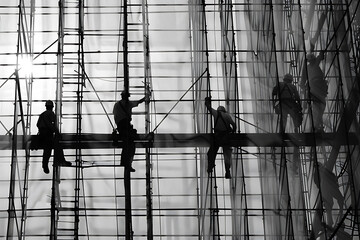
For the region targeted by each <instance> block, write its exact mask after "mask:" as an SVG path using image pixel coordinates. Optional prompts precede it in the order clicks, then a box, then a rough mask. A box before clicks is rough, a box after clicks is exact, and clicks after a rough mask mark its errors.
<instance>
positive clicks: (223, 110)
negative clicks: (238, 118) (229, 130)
mask: <svg viewBox="0 0 360 240" xmlns="http://www.w3.org/2000/svg"><path fill="white" fill-rule="evenodd" d="M217 110H218V111H219V112H226V109H225V107H224V106H218V108H217Z"/></svg>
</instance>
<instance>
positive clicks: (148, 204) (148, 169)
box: [142, 0, 153, 240]
mask: <svg viewBox="0 0 360 240" xmlns="http://www.w3.org/2000/svg"><path fill="white" fill-rule="evenodd" d="M142 22H143V38H144V43H143V44H144V76H145V83H144V84H145V96H146V94H148V92H147V89H148V87H149V85H150V84H151V68H150V49H149V48H150V46H149V19H148V5H147V0H142ZM145 133H146V134H150V99H146V100H145ZM149 138H150V141H151V140H152V139H151V136H150V135H149ZM145 159H146V160H145V161H146V219H147V239H148V240H152V239H153V216H152V181H151V169H152V164H151V148H150V147H147V148H146V149H145Z"/></svg>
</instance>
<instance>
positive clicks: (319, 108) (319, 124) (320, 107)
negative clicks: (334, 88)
mask: <svg viewBox="0 0 360 240" xmlns="http://www.w3.org/2000/svg"><path fill="white" fill-rule="evenodd" d="M325 107H326V105H325V104H324V103H323V102H321V101H319V100H314V101H313V108H312V112H313V120H314V128H315V131H322V130H323V114H324V112H325Z"/></svg>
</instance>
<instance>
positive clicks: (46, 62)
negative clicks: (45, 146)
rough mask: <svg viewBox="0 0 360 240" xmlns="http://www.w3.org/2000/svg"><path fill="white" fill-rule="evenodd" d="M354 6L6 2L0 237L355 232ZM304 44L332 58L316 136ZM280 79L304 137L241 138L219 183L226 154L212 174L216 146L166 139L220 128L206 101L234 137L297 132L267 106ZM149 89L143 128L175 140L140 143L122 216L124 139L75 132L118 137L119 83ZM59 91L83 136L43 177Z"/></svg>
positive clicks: (66, 114)
mask: <svg viewBox="0 0 360 240" xmlns="http://www.w3.org/2000/svg"><path fill="white" fill-rule="evenodd" d="M358 12H359V2H358V1H354V0H337V1H335V0H321V1H310V2H309V1H300V0H298V1H295V0H289V1H275V0H263V1H260V0H259V1H254V2H253V1H242V0H237V1H236V0H233V1H227V0H219V1H215V0H210V1H201V0H199V1H198V0H191V1H185V0H183V1H177V2H176V3H169V2H167V1H160V0H156V1H155V0H154V1H145V0H143V1H140V0H138V1H126V2H124V1H104V0H103V1H90V0H88V1H82V0H79V1H68V0H60V1H58V2H57V3H49V2H47V3H43V2H38V1H36V0H19V2H18V3H16V4H15V3H11V4H7V5H5V4H4V5H1V4H0V15H1V16H2V17H3V19H6V22H8V23H9V24H8V25H6V26H5V25H4V26H1V28H0V34H2V35H3V36H4V38H3V39H2V40H1V41H3V46H8V47H7V48H5V49H4V51H3V52H1V53H0V66H1V67H2V68H3V71H2V74H1V78H0V79H1V82H0V92H1V93H2V94H1V98H0V104H1V105H0V106H1V108H0V110H1V112H0V121H1V122H0V123H1V127H2V128H1V133H0V135H1V144H2V145H1V146H2V150H1V153H2V154H1V156H0V159H1V163H0V164H1V169H2V171H3V172H2V173H3V174H2V175H1V176H2V177H1V179H0V183H1V188H2V189H3V190H4V191H2V192H3V193H2V194H1V196H0V200H1V209H0V214H1V215H0V221H1V224H0V225H2V226H4V227H3V229H0V236H1V237H6V238H7V239H13V238H18V239H48V238H49V237H50V238H51V239H60V238H61V239H74V238H75V239H99V238H101V239H123V238H126V239H132V238H135V239H166V238H170V237H171V238H174V239H220V238H221V239H264V237H266V239H288V238H290V239H304V238H310V239H317V238H320V239H358V238H359V215H358V213H359V186H360V185H359V171H358V168H359V165H358V162H359V147H358V138H357V137H355V138H354V137H353V136H354V134H355V135H358V131H359V127H358V125H359V124H358V123H359V117H358V107H359V102H360V98H359V96H360V95H359V85H358V84H359V75H358V71H359V69H358V67H359V65H358V61H359V41H360V40H359V39H360V37H359V36H360V27H359V21H360V17H359V16H358V15H359V14H358ZM54 22H56V24H54ZM310 43H311V44H313V45H314V53H319V52H321V51H325V53H326V57H325V59H324V60H323V62H322V64H321V65H320V67H321V69H322V70H323V71H324V73H325V77H326V79H327V81H328V86H329V90H328V95H327V99H326V110H325V113H324V116H323V119H324V132H323V133H321V134H319V133H318V132H316V130H315V127H314V120H313V115H314V113H313V111H314V110H313V108H312V104H311V103H312V99H311V97H308V96H307V95H306V92H303V91H302V89H301V88H300V81H301V77H302V74H303V72H305V73H306V71H307V64H306V62H307V53H309V52H310V46H311V45H310ZM24 61H27V63H29V62H30V63H31V64H32V68H33V71H32V72H31V73H28V72H25V69H26V65H25V64H24ZM14 69H15V70H14ZM127 71H128V73H126V72H127ZM286 73H291V74H292V75H293V76H294V84H295V86H296V87H297V88H298V90H299V92H300V95H301V99H302V105H303V106H304V108H303V109H304V111H303V113H304V121H303V124H302V126H301V128H300V133H298V135H296V134H295V135H290V136H295V137H296V136H299V137H300V138H301V137H302V136H306V138H303V139H305V140H304V141H305V142H301V141H300V144H299V145H296V144H295V145H293V146H291V147H289V146H288V145H279V146H270V145H271V144H269V146H266V145H265V144H262V145H259V146H256V147H249V146H247V144H243V145H241V144H240V146H239V147H234V150H233V160H232V179H231V180H226V179H224V177H223V176H224V169H223V167H222V162H221V161H223V159H222V156H221V154H220V153H219V154H218V158H217V163H216V168H215V172H214V173H212V174H210V175H208V173H207V172H206V167H207V158H206V151H207V148H206V147H205V148H204V147H196V144H194V147H187V148H176V147H173V146H172V144H171V142H172V141H175V140H174V139H173V138H172V134H174V133H179V132H180V133H190V134H193V135H194V136H196V135H197V134H202V133H208V134H211V132H212V125H213V122H212V119H211V116H210V115H209V114H208V113H207V111H206V108H205V105H204V101H203V100H204V98H205V97H209V96H211V97H212V100H213V106H218V105H224V106H225V107H226V108H227V109H228V111H229V112H230V114H231V115H232V116H233V118H234V119H235V120H236V123H237V125H238V132H237V133H238V134H240V133H245V134H250V133H255V134H264V133H265V135H264V136H266V134H269V136H270V134H271V133H278V134H277V135H276V136H277V137H278V138H279V139H282V140H283V141H284V140H285V139H288V138H287V137H286V135H287V134H292V133H293V131H292V129H291V128H292V125H291V122H289V124H288V128H287V129H286V130H285V132H282V133H281V132H280V130H279V126H280V124H281V123H280V121H281V120H280V119H281V116H278V115H276V114H275V113H274V111H273V109H272V101H271V89H272V88H273V86H275V84H276V83H278V82H279V81H281V79H282V76H283V75H284V74H286ZM127 76H128V77H127ZM125 78H128V79H125ZM126 81H128V86H124V82H126ZM125 85H126V84H125ZM147 86H150V87H151V90H152V98H151V101H150V102H148V103H146V104H145V105H144V106H140V107H139V108H137V109H136V111H135V112H134V116H133V123H134V126H135V128H137V129H138V132H139V133H145V134H149V133H151V132H154V134H155V135H156V134H165V135H166V136H167V139H169V140H168V141H169V144H168V145H169V146H167V147H165V148H151V147H150V148H149V147H148V148H138V149H137V153H136V156H135V161H134V166H135V168H136V169H137V172H136V173H134V174H133V175H132V177H131V185H130V186H131V189H132V191H131V209H130V210H131V221H130V226H128V225H127V224H129V222H128V220H129V219H128V217H127V216H126V212H127V211H129V209H128V208H126V192H125V191H124V185H123V184H124V180H125V175H124V173H123V168H122V167H120V164H119V163H120V162H119V161H120V153H121V149H119V148H101V147H100V148H98V147H97V148H94V149H91V148H88V149H82V148H81V146H82V145H81V144H82V141H83V140H82V139H83V138H81V137H80V136H86V135H90V136H91V135H94V136H95V135H96V134H107V135H109V136H110V133H111V132H112V130H113V129H114V128H115V126H114V123H113V122H112V106H113V104H114V103H115V101H117V100H118V98H119V95H120V92H121V91H123V90H124V88H128V89H129V92H130V93H131V94H132V96H133V98H134V99H140V98H141V97H142V96H143V95H144V94H145V89H146V87H147ZM39 89H46V90H43V91H39ZM50 98H52V99H53V100H54V101H55V105H56V109H55V111H56V115H57V124H58V126H59V128H60V129H61V132H62V133H63V134H64V138H65V140H66V136H67V135H71V134H72V135H75V136H76V137H75V138H76V139H77V140H76V141H75V142H74V146H73V147H70V148H67V149H65V155H66V158H67V159H68V160H70V161H72V162H73V167H71V168H56V167H54V168H53V171H52V173H51V174H50V175H44V174H41V173H40V171H41V168H40V164H41V154H42V153H41V151H30V150H29V148H28V144H27V143H28V140H29V139H30V136H31V135H34V134H36V133H37V129H36V127H35V125H36V120H37V117H38V115H39V114H40V113H41V112H42V111H43V107H42V106H43V104H44V101H45V100H47V99H50ZM9 105H11V107H9ZM306 105H308V107H305V106H306ZM99 123H101V124H99ZM326 134H332V135H331V136H334V140H333V141H332V144H328V143H326V142H324V141H322V140H323V139H324V138H325V137H326V136H327V135H326ZM271 136H273V135H271ZM99 141H102V140H101V139H99ZM293 142H297V143H298V141H297V140H296V139H293ZM309 143H311V144H309ZM295 165H297V167H295V169H296V170H294V166H295ZM322 166H324V167H325V168H326V169H327V170H328V171H329V172H330V173H332V174H333V175H334V176H335V177H336V183H337V184H338V186H339V187H338V190H339V193H340V195H341V198H342V202H340V200H338V199H339V198H335V196H330V198H331V201H332V202H333V205H332V206H331V208H330V209H329V208H328V207H327V206H328V205H327V204H329V200H328V199H329V192H330V193H331V190H328V186H327V185H329V183H330V182H327V181H328V180H327V178H326V177H325V175H322ZM326 183H328V184H326ZM5 189H8V192H6V191H5ZM330 195H331V194H330ZM334 200H335V201H334ZM334 203H336V204H334ZM329 215H332V220H329V219H330V218H329ZM331 221H333V223H331ZM260 226H261V227H260ZM128 227H130V228H131V229H130V233H128V232H127V231H128V230H127V228H128Z"/></svg>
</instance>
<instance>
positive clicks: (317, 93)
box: [300, 51, 328, 132]
mask: <svg viewBox="0 0 360 240" xmlns="http://www.w3.org/2000/svg"><path fill="white" fill-rule="evenodd" d="M306 59H307V61H308V62H309V64H308V65H307V67H305V68H304V69H303V73H302V78H301V83H300V87H301V88H302V89H303V90H304V92H308V88H309V91H310V92H309V93H310V94H306V95H307V97H310V100H311V102H312V116H313V121H314V128H315V131H316V132H322V131H324V126H323V114H324V111H325V107H326V97H327V94H328V84H327V81H326V80H325V75H324V72H323V71H322V70H321V68H320V66H319V64H320V62H321V61H322V60H323V59H324V52H323V51H321V52H320V54H319V55H318V56H317V57H315V55H314V54H313V53H309V54H307V55H306ZM307 84H308V85H307Z"/></svg>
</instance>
